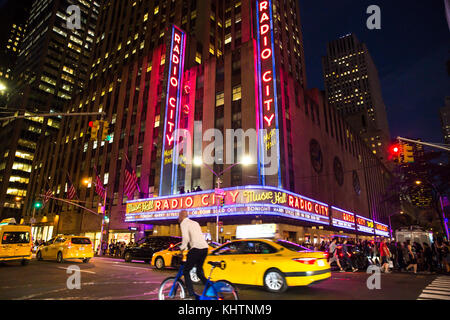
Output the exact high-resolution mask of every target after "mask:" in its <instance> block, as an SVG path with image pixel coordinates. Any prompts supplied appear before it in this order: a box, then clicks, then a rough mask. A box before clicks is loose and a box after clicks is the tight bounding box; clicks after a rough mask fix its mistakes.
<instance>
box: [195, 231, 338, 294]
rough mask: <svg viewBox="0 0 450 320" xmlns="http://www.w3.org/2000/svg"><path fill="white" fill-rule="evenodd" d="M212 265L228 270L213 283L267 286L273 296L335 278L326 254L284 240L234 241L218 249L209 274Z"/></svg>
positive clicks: (207, 268)
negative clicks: (220, 265) (219, 262)
mask: <svg viewBox="0 0 450 320" xmlns="http://www.w3.org/2000/svg"><path fill="white" fill-rule="evenodd" d="M209 261H223V262H224V263H225V269H224V270H222V269H220V268H216V269H215V270H214V272H213V274H212V278H211V280H213V281H216V280H228V281H230V282H231V283H234V284H246V285H256V286H264V287H265V288H266V290H268V291H270V292H284V291H285V290H286V289H287V288H288V287H293V286H308V285H311V284H313V283H317V282H319V281H322V280H326V279H328V278H330V277H331V268H330V265H329V264H328V262H327V257H326V254H325V253H324V252H317V251H310V250H309V249H306V248H304V247H302V246H300V245H298V244H295V243H292V242H289V241H284V240H269V239H245V240H234V241H231V242H228V243H225V244H224V245H222V246H220V247H219V248H217V249H215V250H214V251H213V252H212V253H211V254H209V255H208V256H207V258H206V261H205V264H204V265H203V268H204V272H205V274H209V272H210V270H211V265H209V264H208V262H209Z"/></svg>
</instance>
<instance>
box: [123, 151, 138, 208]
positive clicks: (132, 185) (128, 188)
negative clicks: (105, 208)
mask: <svg viewBox="0 0 450 320" xmlns="http://www.w3.org/2000/svg"><path fill="white" fill-rule="evenodd" d="M125 160H126V164H125V188H124V190H123V191H124V193H125V194H126V195H127V197H128V199H132V198H133V196H134V192H135V191H136V189H139V186H138V183H137V181H138V178H137V176H136V172H135V171H134V170H133V168H132V167H131V164H130V162H129V161H128V157H127V156H126V155H125Z"/></svg>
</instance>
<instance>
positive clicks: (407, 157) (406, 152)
mask: <svg viewBox="0 0 450 320" xmlns="http://www.w3.org/2000/svg"><path fill="white" fill-rule="evenodd" d="M412 162H414V149H413V146H411V145H409V144H407V143H405V144H403V161H402V163H412Z"/></svg>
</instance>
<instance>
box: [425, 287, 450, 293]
mask: <svg viewBox="0 0 450 320" xmlns="http://www.w3.org/2000/svg"><path fill="white" fill-rule="evenodd" d="M425 289H439V290H443V291H448V292H450V288H448V287H447V288H443V287H441V286H428V287H426V288H425Z"/></svg>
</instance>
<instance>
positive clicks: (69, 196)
mask: <svg viewBox="0 0 450 320" xmlns="http://www.w3.org/2000/svg"><path fill="white" fill-rule="evenodd" d="M76 197H77V192H76V191H75V187H74V186H73V183H72V180H70V176H69V174H67V199H69V200H73V199H75V198H76Z"/></svg>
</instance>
